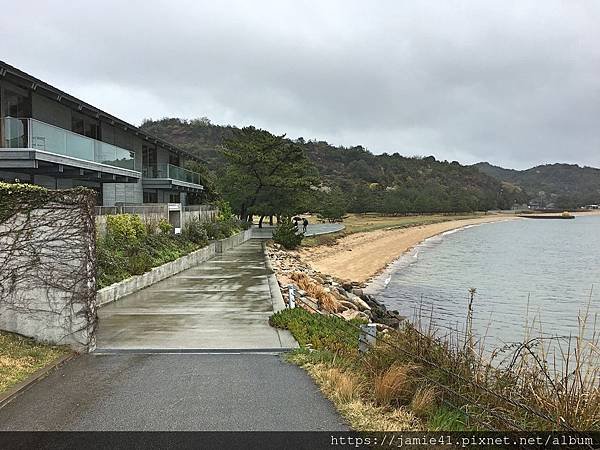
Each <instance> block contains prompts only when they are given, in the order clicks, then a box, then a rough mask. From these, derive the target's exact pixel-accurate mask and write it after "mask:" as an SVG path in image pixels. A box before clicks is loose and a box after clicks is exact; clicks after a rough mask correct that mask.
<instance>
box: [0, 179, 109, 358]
mask: <svg viewBox="0 0 600 450" xmlns="http://www.w3.org/2000/svg"><path fill="white" fill-rule="evenodd" d="M6 195H15V196H18V195H19V194H18V193H9V194H6ZM93 196H94V194H93V193H92V192H91V191H89V192H87V191H83V190H73V191H69V190H66V191H57V192H56V193H52V194H50V197H51V198H52V200H50V201H48V202H46V203H44V204H40V205H38V206H36V207H33V208H31V209H29V208H27V202H26V201H23V202H19V201H17V202H16V204H17V205H18V207H19V208H22V210H21V211H20V212H17V213H16V214H14V215H12V216H10V217H8V218H7V219H6V220H3V221H2V223H0V329H2V330H6V331H11V332H14V333H19V334H22V335H24V336H28V337H31V338H34V339H36V340H38V341H41V342H47V343H51V344H60V345H69V346H70V347H72V348H73V349H75V350H76V351H86V350H88V349H91V348H93V347H94V345H95V341H94V339H95V338H94V332H95V327H96V322H97V316H96V306H95V292H94V291H95V289H94V287H95V280H94V277H95V261H96V255H95V238H94V222H93V202H94V199H93ZM17 200H19V199H18V198H17Z"/></svg>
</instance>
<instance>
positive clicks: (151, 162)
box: [142, 144, 158, 178]
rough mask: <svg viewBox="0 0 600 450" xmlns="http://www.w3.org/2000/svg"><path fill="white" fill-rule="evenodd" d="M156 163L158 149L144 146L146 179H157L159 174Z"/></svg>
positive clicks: (143, 166) (143, 165)
mask: <svg viewBox="0 0 600 450" xmlns="http://www.w3.org/2000/svg"><path fill="white" fill-rule="evenodd" d="M156 169H157V163H156V147H153V146H150V145H145V144H144V145H142V173H143V175H144V176H145V177H150V178H156V177H157V176H158V174H157V170H156Z"/></svg>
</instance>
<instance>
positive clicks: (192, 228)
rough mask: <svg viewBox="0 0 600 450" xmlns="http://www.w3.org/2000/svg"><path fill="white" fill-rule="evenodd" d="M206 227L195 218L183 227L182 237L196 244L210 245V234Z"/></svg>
mask: <svg viewBox="0 0 600 450" xmlns="http://www.w3.org/2000/svg"><path fill="white" fill-rule="evenodd" d="M204 225H205V224H204V223H202V222H200V220H199V219H198V218H193V219H192V220H190V221H189V222H188V223H187V224H186V225H185V227H183V230H182V232H181V235H182V237H183V238H184V239H187V240H189V241H190V242H193V243H194V244H198V245H203V246H204V245H206V244H207V243H208V234H207V232H206V227H205V226H204Z"/></svg>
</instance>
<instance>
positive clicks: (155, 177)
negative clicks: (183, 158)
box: [142, 164, 204, 191]
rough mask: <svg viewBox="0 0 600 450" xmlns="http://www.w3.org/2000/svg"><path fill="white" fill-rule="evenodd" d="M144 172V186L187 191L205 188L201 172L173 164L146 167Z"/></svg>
mask: <svg viewBox="0 0 600 450" xmlns="http://www.w3.org/2000/svg"><path fill="white" fill-rule="evenodd" d="M142 174H143V184H144V187H148V188H156V189H176V190H186V191H201V190H202V189H204V187H203V186H202V184H201V179H200V174H198V173H196V172H192V171H191V170H188V169H184V168H183V167H177V166H174V165H173V164H158V165H156V166H155V167H144V169H143V171H142Z"/></svg>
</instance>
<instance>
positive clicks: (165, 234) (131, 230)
mask: <svg viewBox="0 0 600 450" xmlns="http://www.w3.org/2000/svg"><path fill="white" fill-rule="evenodd" d="M157 229H160V230H161V232H160V233H157V232H156V231H157ZM171 230H172V227H171V225H170V224H169V223H168V222H167V221H166V220H164V221H162V222H158V223H149V224H148V225H147V226H146V225H145V224H144V223H143V222H142V220H141V219H140V217H139V216H137V215H132V214H119V215H114V216H108V217H107V224H106V236H104V237H100V238H98V240H97V242H96V261H97V274H96V280H97V286H98V288H99V289H101V288H103V287H105V286H109V285H111V284H113V283H116V282H119V281H121V280H124V279H126V278H129V277H130V276H132V275H141V274H143V273H145V272H147V271H148V270H150V269H151V268H152V267H156V266H160V265H161V264H165V263H167V262H169V261H173V260H175V259H177V258H180V257H181V256H184V255H187V254H188V253H190V252H193V251H194V250H197V249H198V248H201V247H203V246H205V245H206V244H207V239H206V238H205V237H204V238H203V236H205V232H204V231H203V230H202V231H201V232H199V234H196V235H195V238H194V239H192V238H191V237H190V234H186V235H183V234H182V235H174V234H172V233H171ZM203 233H204V234H203Z"/></svg>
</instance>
